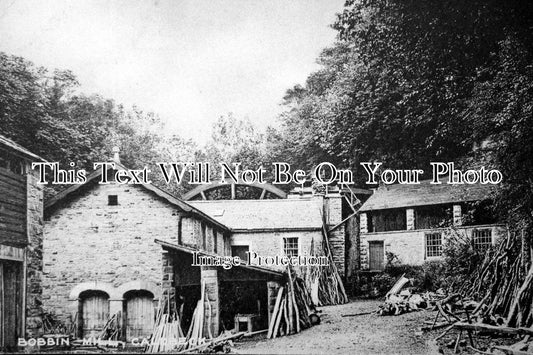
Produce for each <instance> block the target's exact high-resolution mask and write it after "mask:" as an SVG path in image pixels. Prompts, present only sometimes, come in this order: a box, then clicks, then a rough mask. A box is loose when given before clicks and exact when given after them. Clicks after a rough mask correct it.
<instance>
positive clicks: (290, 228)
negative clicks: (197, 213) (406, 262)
mask: <svg viewBox="0 0 533 355" xmlns="http://www.w3.org/2000/svg"><path fill="white" fill-rule="evenodd" d="M289 197H290V196H289ZM341 203H342V200H341V196H340V195H339V194H334V195H328V196H324V195H316V196H309V197H301V198H300V197H297V198H288V199H264V200H217V201H209V200H206V201H189V204H191V205H192V206H194V207H196V208H198V209H199V210H201V211H203V212H205V213H206V214H207V215H209V216H212V217H213V218H214V219H216V220H217V221H219V222H220V223H223V224H224V225H226V226H228V227H229V228H230V229H231V236H230V246H231V255H237V256H240V257H241V259H246V257H247V255H246V252H254V253H257V254H258V255H259V256H276V255H280V256H283V255H289V256H300V255H311V254H313V253H316V254H320V253H321V250H322V240H323V228H324V225H323V224H324V222H323V221H325V223H326V227H328V228H329V227H332V226H335V225H337V224H338V223H339V222H341V220H342V216H341V208H342V206H341ZM323 216H324V217H323ZM329 243H330V246H331V249H332V254H333V257H334V261H335V263H336V266H337V269H338V270H339V273H340V274H341V276H343V275H344V273H345V272H344V271H345V249H344V245H345V240H344V226H343V225H340V226H339V227H338V228H337V229H335V230H334V231H332V232H331V233H330V234H329ZM312 249H313V250H312ZM273 267H274V268H276V267H275V266H273ZM277 269H278V270H280V271H283V266H278V267H277Z"/></svg>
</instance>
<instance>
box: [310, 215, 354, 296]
mask: <svg viewBox="0 0 533 355" xmlns="http://www.w3.org/2000/svg"><path fill="white" fill-rule="evenodd" d="M328 235H329V233H328V230H327V227H326V223H325V222H324V223H323V228H322V250H321V251H322V252H323V255H324V256H326V257H327V259H328V265H327V266H320V265H308V266H307V267H306V268H303V269H302V272H303V277H304V279H305V284H306V285H307V288H308V289H309V290H310V292H311V299H312V301H313V303H314V304H315V305H317V306H330V305H337V304H344V303H347V302H348V295H347V294H346V290H345V288H344V284H343V282H342V279H341V277H340V275H339V271H338V270H337V267H336V265H335V262H334V261H333V256H332V253H331V249H330V245H329V236H328ZM309 255H316V251H315V247H314V241H312V242H311V249H310V252H309Z"/></svg>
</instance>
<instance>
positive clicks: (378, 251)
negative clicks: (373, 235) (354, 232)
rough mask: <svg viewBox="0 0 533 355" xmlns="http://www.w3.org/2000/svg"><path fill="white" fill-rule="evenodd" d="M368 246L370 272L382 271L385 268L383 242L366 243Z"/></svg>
mask: <svg viewBox="0 0 533 355" xmlns="http://www.w3.org/2000/svg"><path fill="white" fill-rule="evenodd" d="M368 244H369V248H368V257H369V264H370V265H369V266H370V270H383V269H384V268H385V263H384V256H385V248H384V247H383V241H372V242H368Z"/></svg>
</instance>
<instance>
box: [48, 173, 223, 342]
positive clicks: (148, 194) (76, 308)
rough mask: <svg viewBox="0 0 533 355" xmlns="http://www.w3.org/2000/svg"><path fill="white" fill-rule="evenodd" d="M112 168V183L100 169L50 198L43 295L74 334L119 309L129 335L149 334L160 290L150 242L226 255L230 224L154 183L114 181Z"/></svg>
mask: <svg viewBox="0 0 533 355" xmlns="http://www.w3.org/2000/svg"><path fill="white" fill-rule="evenodd" d="M116 168H117V169H118V170H127V169H126V168H125V167H124V166H122V165H120V164H117V165H116ZM114 172H115V171H114V170H113V169H111V168H109V169H108V170H107V173H108V175H109V179H110V181H111V183H109V184H100V183H99V182H100V179H101V171H100V170H98V171H95V172H93V173H92V174H91V175H89V176H88V177H87V182H86V183H85V184H83V185H72V186H71V187H69V188H67V189H66V190H64V191H62V192H61V193H59V194H58V195H56V196H54V197H53V198H52V199H50V200H48V201H47V203H46V206H45V227H44V234H45V241H44V282H43V300H44V308H45V310H46V311H49V312H51V313H54V314H55V315H56V316H57V317H58V318H60V319H61V320H62V321H63V322H64V323H65V324H67V325H71V326H73V327H74V328H75V331H74V333H75V334H76V335H77V336H79V337H89V336H96V335H98V334H99V332H100V331H101V330H102V328H103V326H104V324H105V322H106V321H107V319H108V318H109V317H110V316H112V315H115V314H117V315H119V319H120V322H121V323H122V329H123V334H121V336H120V338H121V339H127V340H130V339H132V338H135V337H138V338H142V337H146V336H148V335H149V334H150V333H151V330H152V328H153V320H154V308H155V306H156V305H157V301H158V299H159V297H160V295H161V280H162V278H161V264H162V256H161V247H160V246H159V245H158V244H156V243H154V240H155V239H158V240H163V241H167V242H172V243H176V244H178V245H185V246H189V247H192V248H198V249H202V250H209V251H214V252H218V253H229V250H230V247H229V243H228V241H229V239H228V232H229V230H228V228H226V227H225V226H224V225H222V224H221V223H219V222H218V221H216V220H215V219H213V218H211V217H209V216H207V215H206V214H204V213H203V212H201V211H199V210H198V209H196V208H194V207H191V206H190V205H188V204H186V203H184V202H183V201H181V200H179V199H176V198H174V197H173V196H171V195H169V194H168V193H166V192H164V191H162V190H160V189H158V188H157V187H155V186H154V185H151V184H118V183H116V182H114V181H113V180H112V177H113V175H114Z"/></svg>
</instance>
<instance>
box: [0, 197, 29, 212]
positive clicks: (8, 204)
mask: <svg viewBox="0 0 533 355" xmlns="http://www.w3.org/2000/svg"><path fill="white" fill-rule="evenodd" d="M0 205H2V206H3V207H4V208H7V209H12V207H15V210H16V211H19V210H20V209H21V208H23V209H24V210H25V209H26V199H20V198H13V197H9V196H3V195H0Z"/></svg>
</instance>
